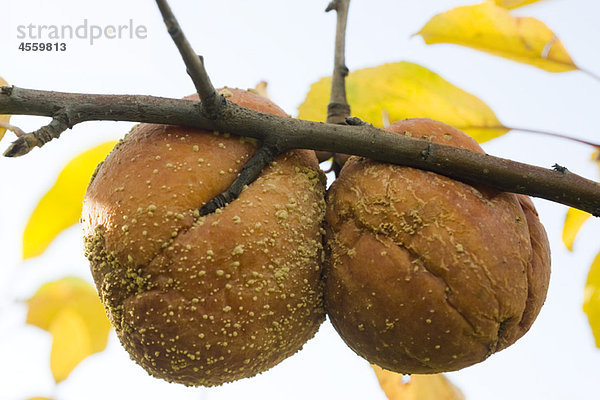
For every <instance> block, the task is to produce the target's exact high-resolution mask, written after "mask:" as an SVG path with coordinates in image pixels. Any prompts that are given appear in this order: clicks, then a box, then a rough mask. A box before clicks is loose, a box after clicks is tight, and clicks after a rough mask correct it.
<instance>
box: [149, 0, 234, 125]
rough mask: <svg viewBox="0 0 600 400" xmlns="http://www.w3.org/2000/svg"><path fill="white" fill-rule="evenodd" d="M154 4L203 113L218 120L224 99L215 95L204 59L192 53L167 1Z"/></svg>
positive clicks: (161, 0)
mask: <svg viewBox="0 0 600 400" xmlns="http://www.w3.org/2000/svg"><path fill="white" fill-rule="evenodd" d="M156 4H157V5H158V8H159V10H160V13H161V14H162V16H163V20H164V21H165V25H166V26H167V30H168V31H169V34H170V35H171V38H172V39H173V42H175V45H176V46H177V49H178V50H179V54H181V57H182V58H183V62H184V63H185V66H186V67H187V73H188V75H189V76H190V78H192V81H193V82H194V86H195V87H196V91H197V92H198V96H200V100H201V101H202V103H203V104H204V109H203V110H204V112H205V113H206V114H207V116H208V117H210V118H213V119H216V118H218V116H219V112H220V110H221V108H222V106H223V103H225V98H224V97H223V96H221V95H220V94H218V93H217V91H216V90H215V88H214V86H213V85H212V83H211V82H210V78H209V77H208V73H207V72H206V69H205V68H204V59H203V58H202V56H199V55H196V53H195V52H194V49H193V48H192V46H191V45H190V43H189V42H188V40H187V38H186V37H185V34H184V33H183V30H182V29H181V27H180V26H179V22H177V19H176V18H175V15H174V14H173V12H172V11H171V7H170V6H169V4H168V3H167V1H166V0H156Z"/></svg>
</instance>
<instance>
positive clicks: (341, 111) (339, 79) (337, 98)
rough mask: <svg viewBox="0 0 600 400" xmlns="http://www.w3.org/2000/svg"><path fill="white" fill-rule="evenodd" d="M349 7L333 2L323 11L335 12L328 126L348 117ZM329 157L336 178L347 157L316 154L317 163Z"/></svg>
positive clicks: (344, 1) (342, 1) (347, 1)
mask: <svg viewBox="0 0 600 400" xmlns="http://www.w3.org/2000/svg"><path fill="white" fill-rule="evenodd" d="M349 7H350V0H333V1H332V2H331V3H329V5H328V6H327V8H326V9H325V12H329V11H332V10H335V11H336V14H337V21H336V28H335V48H334V57H333V75H332V76H331V95H330V98H329V104H328V105H327V122H328V123H330V124H340V125H345V124H346V118H348V117H349V116H350V105H349V104H348V99H347V98H346V76H348V67H346V26H347V22H348V9H349ZM331 156H333V161H332V164H331V168H332V170H333V171H334V172H335V175H336V176H337V175H339V173H340V170H341V169H342V166H343V165H344V163H345V162H346V160H347V159H348V157H349V156H348V154H341V153H330V152H317V158H319V161H324V160H327V159H328V158H330V157H331Z"/></svg>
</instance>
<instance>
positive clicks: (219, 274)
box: [216, 269, 225, 276]
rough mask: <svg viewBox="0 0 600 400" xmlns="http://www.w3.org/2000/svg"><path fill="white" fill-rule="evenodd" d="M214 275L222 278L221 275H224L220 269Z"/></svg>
mask: <svg viewBox="0 0 600 400" xmlns="http://www.w3.org/2000/svg"><path fill="white" fill-rule="evenodd" d="M216 274H217V276H223V275H225V271H223V270H222V269H218V270H217V272H216Z"/></svg>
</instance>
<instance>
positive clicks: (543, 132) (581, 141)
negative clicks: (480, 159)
mask: <svg viewBox="0 0 600 400" xmlns="http://www.w3.org/2000/svg"><path fill="white" fill-rule="evenodd" d="M490 129H496V128H490ZM497 129H510V130H516V131H521V132H526V133H535V134H539V135H545V136H553V137H557V138H560V139H565V140H569V141H571V142H577V143H581V144H585V145H588V146H592V147H596V148H600V143H594V142H590V141H588V140H584V139H579V138H575V137H572V136H569V135H565V134H562V133H555V132H548V131H542V130H539V129H529V128H519V127H515V126H501V127H498V128H497Z"/></svg>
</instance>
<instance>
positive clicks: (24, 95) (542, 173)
mask: <svg viewBox="0 0 600 400" xmlns="http://www.w3.org/2000/svg"><path fill="white" fill-rule="evenodd" d="M57 110H69V116H70V120H69V123H70V125H71V126H74V125H76V124H78V123H80V122H84V121H96V120H109V121H136V122H149V123H157V124H171V125H184V126H189V127H195V128H202V129H209V130H215V129H216V130H219V131H220V132H229V133H231V134H234V135H239V136H248V137H253V138H255V139H258V140H260V141H261V142H262V143H263V144H267V145H269V146H273V147H274V148H276V149H278V150H279V151H281V152H284V151H288V150H291V149H299V148H305V149H314V150H323V151H331V152H338V153H347V154H356V155H359V156H363V157H368V158H372V159H375V160H379V161H384V162H390V163H394V164H399V165H405V166H409V167H414V168H419V169H423V170H428V171H433V172H436V173H439V174H441V175H445V176H449V177H451V178H454V179H458V180H463V181H468V182H478V183H483V184H487V185H490V186H493V187H496V188H498V189H500V190H503V191H508V192H514V193H523V194H529V195H532V196H535V197H541V198H544V199H548V200H551V201H555V202H558V203H562V204H566V205H568V206H572V207H575V208H578V209H581V210H583V211H587V212H589V213H591V214H593V215H595V216H600V184H598V183H596V182H593V181H590V180H587V179H585V178H582V177H580V176H578V175H575V174H573V173H571V172H569V171H565V172H564V173H562V172H559V171H554V170H551V169H545V168H540V167H535V166H531V165H527V164H522V163H518V162H515V161H510V160H506V159H502V158H498V157H493V156H490V155H486V154H479V153H473V152H470V151H468V150H463V149H459V148H456V147H452V146H444V145H441V144H435V143H429V142H426V141H423V140H420V139H415V138H411V137H407V136H404V135H399V134H395V133H390V132H387V131H384V130H381V129H377V128H375V127H373V126H371V125H358V126H348V125H335V124H326V123H318V122H311V121H302V120H298V119H293V118H287V117H280V116H276V115H272V114H264V113H260V112H258V111H254V110H250V109H247V108H244V107H240V106H237V105H235V104H233V103H231V102H227V103H226V105H225V106H224V107H223V111H222V117H221V118H219V119H217V120H212V119H210V118H208V117H207V116H206V115H204V114H203V113H202V112H198V110H203V105H202V104H201V103H200V102H196V101H190V100H176V99H166V98H159V97H152V96H129V95H126V96H117V95H92V94H71V93H59V92H47V91H41V90H28V89H21V88H18V87H13V88H8V87H4V88H2V90H0V114H20V115H38V116H53V115H55V114H56V112H57ZM26 136H27V135H26ZM14 146H16V143H13V145H12V146H11V148H12V147H14ZM15 154H22V152H20V151H15ZM423 155H426V157H425V156H423Z"/></svg>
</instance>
